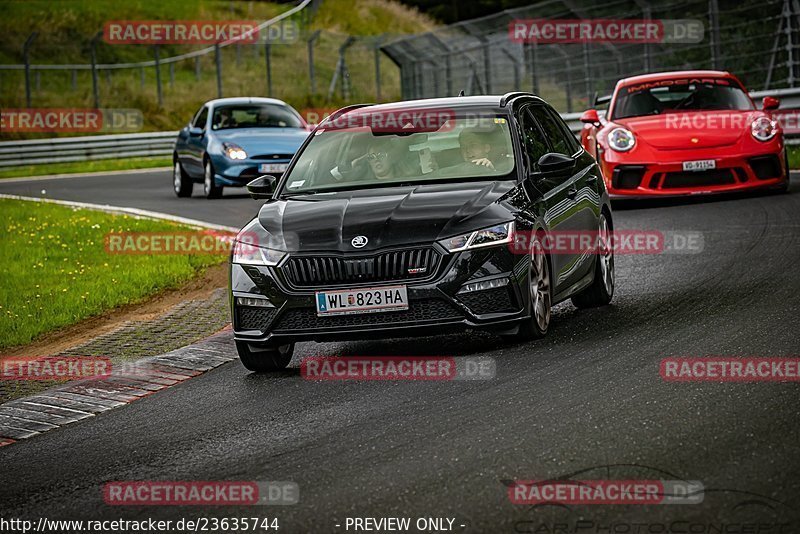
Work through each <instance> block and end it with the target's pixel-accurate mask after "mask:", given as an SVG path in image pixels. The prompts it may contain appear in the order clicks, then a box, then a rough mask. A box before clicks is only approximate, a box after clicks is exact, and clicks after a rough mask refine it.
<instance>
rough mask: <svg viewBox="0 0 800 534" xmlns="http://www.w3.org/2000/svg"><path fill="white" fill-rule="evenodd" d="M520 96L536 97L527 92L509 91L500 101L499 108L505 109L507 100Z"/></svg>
mask: <svg viewBox="0 0 800 534" xmlns="http://www.w3.org/2000/svg"><path fill="white" fill-rule="evenodd" d="M522 95H528V96H536V95H534V94H533V93H529V92H528V91H511V92H510V93H506V94H504V95H503V98H501V99H500V107H501V108H504V107H506V104H508V101H509V100H511V99H513V98H516V97H518V96H522Z"/></svg>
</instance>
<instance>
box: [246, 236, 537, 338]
mask: <svg viewBox="0 0 800 534" xmlns="http://www.w3.org/2000/svg"><path fill="white" fill-rule="evenodd" d="M529 261H530V260H529V258H528V257H527V256H526V255H522V256H519V255H516V254H514V253H513V252H512V251H511V250H509V249H508V248H507V247H506V246H498V247H491V248H487V249H481V250H476V251H467V252H461V253H456V254H449V255H444V257H443V261H442V262H441V263H440V266H439V269H438V272H437V273H436V276H435V277H434V278H432V279H429V280H427V281H424V282H414V283H412V282H408V283H406V284H405V285H406V286H407V290H408V299H409V308H408V310H403V311H392V312H380V313H364V314H356V315H338V316H330V317H328V316H324V317H318V316H317V311H316V304H315V293H316V290H323V289H324V290H331V289H344V288H348V287H353V286H358V285H359V284H353V285H352V286H347V285H344V286H342V285H340V286H338V287H325V288H303V289H302V290H300V289H295V288H292V287H291V284H290V283H289V281H288V280H287V278H286V277H285V273H284V272H283V270H282V266H283V265H285V264H286V260H284V261H283V262H282V263H281V265H279V266H278V267H276V268H272V267H256V266H250V265H239V264H231V297H232V298H231V312H232V322H233V329H234V337H235V339H236V340H239V341H248V342H250V343H253V344H257V345H272V344H283V343H292V342H297V341H328V340H355V339H371V338H390V337H403V336H419V335H430V334H441V333H448V332H457V331H462V330H465V329H488V330H494V331H499V332H513V331H515V330H516V328H517V325H518V323H519V322H520V320H522V319H524V318H526V317H527V313H528V312H527V310H528V306H527V295H528V292H527V290H526V288H527V284H528V282H527V277H528V265H529ZM495 279H507V280H508V283H507V284H506V285H504V286H501V287H498V288H494V289H484V290H478V291H473V292H470V293H462V294H458V292H459V290H460V289H461V288H462V287H463V285H464V284H466V283H470V284H474V283H476V282H480V281H487V280H495ZM387 285H397V282H385V283H371V284H369V287H381V286H387ZM361 286H363V284H361ZM236 297H256V298H259V297H260V298H266V299H268V300H269V302H270V303H272V304H273V306H274V307H254V306H240V305H239V304H237V302H236Z"/></svg>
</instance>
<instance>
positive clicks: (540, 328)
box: [508, 235, 552, 342]
mask: <svg viewBox="0 0 800 534" xmlns="http://www.w3.org/2000/svg"><path fill="white" fill-rule="evenodd" d="M528 287H529V289H528V294H529V298H528V306H529V308H530V312H531V316H530V317H529V318H527V319H525V320H524V321H523V322H522V323H521V324H520V325H519V330H518V331H517V333H516V334H512V335H511V336H508V338H509V340H511V341H515V342H523V341H532V340H534V339H541V338H543V337H544V336H546V335H547V329H548V328H549V327H550V315H551V308H552V283H551V277H550V262H549V260H548V258H547V254H546V253H545V251H544V246H543V245H542V241H541V239H540V237H539V236H538V235H537V236H535V237H534V238H533V240H532V243H531V266H530V270H529V273H528Z"/></svg>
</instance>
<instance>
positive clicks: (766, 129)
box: [750, 117, 778, 141]
mask: <svg viewBox="0 0 800 534" xmlns="http://www.w3.org/2000/svg"><path fill="white" fill-rule="evenodd" d="M750 133H751V134H753V137H755V138H756V139H758V140H759V141H769V140H770V139H772V138H773V137H775V134H777V133H778V123H777V122H775V121H773V120H770V119H768V118H767V117H759V118H757V119H756V120H754V121H753V124H752V125H751V127H750Z"/></svg>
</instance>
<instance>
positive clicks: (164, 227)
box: [0, 200, 225, 348]
mask: <svg viewBox="0 0 800 534" xmlns="http://www.w3.org/2000/svg"><path fill="white" fill-rule="evenodd" d="M0 212H1V213H2V214H3V220H2V226H0V228H2V230H0V257H2V258H3V284H2V286H0V348H5V347H11V346H16V345H22V344H25V343H29V342H31V341H33V340H34V339H36V338H37V337H38V336H40V335H42V334H45V333H47V332H51V331H54V330H57V329H59V328H63V327H66V326H69V325H72V324H74V323H77V322H78V321H81V320H82V319H86V318H88V317H92V316H94V315H97V314H100V313H102V312H103V311H106V310H110V309H112V308H115V307H117V306H120V305H123V304H129V303H135V302H138V301H142V300H143V299H145V298H146V297H148V296H150V295H153V294H154V293H156V292H158V291H161V290H164V289H167V288H171V287H177V286H179V285H180V284H182V283H183V282H186V281H187V280H189V279H191V278H193V277H194V276H196V275H198V274H199V273H200V272H202V271H203V269H205V268H206V267H209V266H211V265H214V264H217V263H220V262H222V261H224V260H225V257H224V256H220V255H210V254H207V255H153V256H150V255H129V254H109V253H107V252H106V250H105V240H104V236H105V235H106V234H107V233H109V232H165V231H182V230H183V231H185V230H187V229H188V228H186V227H184V226H179V225H176V224H172V223H169V222H165V221H154V220H148V219H136V218H134V217H129V216H124V215H111V214H107V213H102V212H97V211H91V210H84V209H73V208H69V207H66V206H60V205H56V204H48V203H42V202H26V201H19V200H0Z"/></svg>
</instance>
